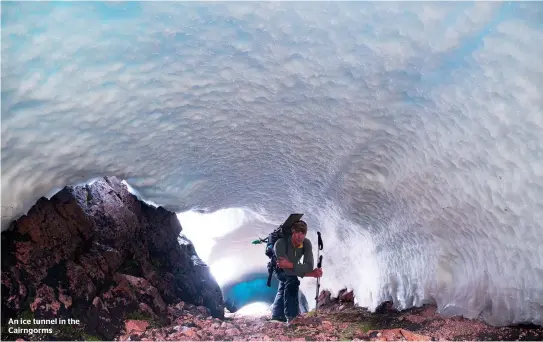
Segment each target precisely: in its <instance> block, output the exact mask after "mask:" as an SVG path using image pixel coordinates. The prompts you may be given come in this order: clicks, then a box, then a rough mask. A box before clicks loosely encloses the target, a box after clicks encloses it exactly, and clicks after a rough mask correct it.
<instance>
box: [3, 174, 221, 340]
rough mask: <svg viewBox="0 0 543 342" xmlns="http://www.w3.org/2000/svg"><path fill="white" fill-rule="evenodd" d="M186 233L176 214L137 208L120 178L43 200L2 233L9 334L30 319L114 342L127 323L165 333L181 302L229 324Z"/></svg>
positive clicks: (215, 288) (212, 282) (5, 315)
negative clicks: (129, 319) (68, 323)
mask: <svg viewBox="0 0 543 342" xmlns="http://www.w3.org/2000/svg"><path fill="white" fill-rule="evenodd" d="M180 233H181V225H180V223H179V221H178V219H177V216H176V214H175V213H173V212H170V211H167V210H165V209H164V208H161V207H159V208H155V207H152V206H149V205H147V204H145V203H143V202H141V201H139V200H138V199H137V198H136V197H135V196H134V195H132V194H130V193H129V191H128V190H127V188H126V186H125V185H123V184H122V183H121V182H120V180H118V179H116V178H114V177H113V178H110V177H106V178H103V179H100V180H98V181H96V182H95V183H93V184H92V185H87V186H77V187H65V188H64V189H63V190H61V191H60V192H58V193H57V194H56V195H54V196H53V197H52V198H51V199H50V200H48V199H46V198H41V199H40V200H39V201H38V202H37V203H36V204H35V205H34V206H33V207H32V208H31V209H30V210H29V212H28V213H27V214H26V215H24V216H22V217H21V218H19V219H18V220H17V221H15V222H13V223H12V225H11V226H10V229H8V230H7V231H4V232H2V324H3V325H4V324H5V323H6V322H7V320H8V319H9V318H14V317H17V316H18V315H19V314H21V312H23V311H25V310H31V311H32V312H33V315H34V316H35V317H36V318H49V317H51V316H54V317H66V318H73V319H80V320H81V322H82V323H83V326H84V327H85V329H86V332H87V333H88V334H90V335H95V336H100V337H102V338H104V339H113V338H114V337H115V336H116V334H118V333H119V332H120V331H121V330H122V329H123V327H124V318H125V317H126V316H127V315H130V314H138V315H144V316H146V317H149V318H150V319H154V320H156V321H157V322H160V323H164V324H166V323H168V322H169V321H170V318H169V312H168V310H167V305H168V304H174V303H178V302H180V301H181V300H182V301H183V302H186V303H192V304H194V305H195V306H201V307H205V309H200V311H201V312H202V313H203V312H205V313H206V314H207V315H212V316H213V317H218V318H223V317H224V302H223V298H222V292H221V290H220V287H219V286H218V284H217V283H216V281H215V280H214V279H213V277H212V276H211V274H210V271H209V267H208V266H207V265H206V264H205V263H203V262H202V261H201V260H200V259H199V258H198V256H197V255H196V251H195V250H194V246H193V245H192V243H191V242H190V241H189V240H188V239H186V237H184V236H183V235H180ZM182 311H183V308H182V307H181V308H177V309H174V313H175V314H178V315H179V314H180V312H182ZM9 337H10V338H11V337H13V339H16V338H18V337H23V336H9ZM23 338H24V337H23Z"/></svg>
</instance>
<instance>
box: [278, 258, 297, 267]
mask: <svg viewBox="0 0 543 342" xmlns="http://www.w3.org/2000/svg"><path fill="white" fill-rule="evenodd" d="M277 267H279V268H282V269H288V268H294V264H293V263H291V262H290V261H289V260H288V259H286V258H283V257H280V258H279V259H278V260H277Z"/></svg>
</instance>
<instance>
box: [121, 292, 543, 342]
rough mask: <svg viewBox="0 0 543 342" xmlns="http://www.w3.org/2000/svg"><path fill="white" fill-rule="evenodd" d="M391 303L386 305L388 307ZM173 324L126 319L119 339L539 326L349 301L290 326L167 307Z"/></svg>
mask: <svg viewBox="0 0 543 342" xmlns="http://www.w3.org/2000/svg"><path fill="white" fill-rule="evenodd" d="M387 304H390V303H387ZM169 313H170V315H172V317H171V321H172V322H173V324H171V325H168V326H165V327H160V328H153V327H152V326H151V325H150V324H149V322H147V321H144V320H128V321H126V322H125V331H124V332H123V335H121V336H119V337H118V338H117V339H116V340H118V341H155V340H161V341H201V340H221V341H256V340H258V341H345V340H370V341H441V340H449V341H450V340H487V341H488V340H491V341H495V340H533V341H540V340H543V327H535V326H533V327H503V328H495V327H490V326H488V325H486V324H484V323H482V322H480V321H475V320H468V319H463V318H459V317H456V318H444V317H441V316H439V315H437V314H436V311H435V307H432V306H425V307H422V308H416V309H412V310H407V311H404V312H398V311H395V310H393V309H390V305H388V306H387V305H383V307H382V308H380V310H378V313H370V312H368V311H367V310H365V309H362V308H359V307H356V306H354V305H353V303H352V302H346V303H341V302H340V301H338V300H333V299H332V300H330V301H328V303H326V304H324V306H323V307H321V308H319V310H318V312H317V313H315V312H314V311H311V312H309V313H306V314H304V315H302V316H300V317H299V318H297V319H296V320H295V321H294V322H293V323H292V324H291V325H286V324H285V323H282V322H278V321H272V320H271V317H270V315H264V316H258V317H254V316H242V315H238V314H228V315H226V317H225V318H224V319H218V318H212V317H211V316H209V314H208V312H207V311H206V309H205V308H203V307H195V306H193V305H186V304H184V303H178V304H177V305H175V306H172V307H170V308H169Z"/></svg>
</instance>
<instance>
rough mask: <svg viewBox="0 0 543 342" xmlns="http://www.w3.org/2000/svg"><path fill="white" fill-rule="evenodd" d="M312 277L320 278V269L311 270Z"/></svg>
mask: <svg viewBox="0 0 543 342" xmlns="http://www.w3.org/2000/svg"><path fill="white" fill-rule="evenodd" d="M313 277H315V278H320V277H322V268H315V269H314V270H313Z"/></svg>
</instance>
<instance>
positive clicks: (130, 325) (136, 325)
mask: <svg viewBox="0 0 543 342" xmlns="http://www.w3.org/2000/svg"><path fill="white" fill-rule="evenodd" d="M148 326H149V323H148V322H147V321H140V320H133V319H129V320H127V321H126V322H124V331H125V332H126V334H127V335H132V334H136V335H141V334H143V333H144V332H145V330H146V329H147V327H148Z"/></svg>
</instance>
